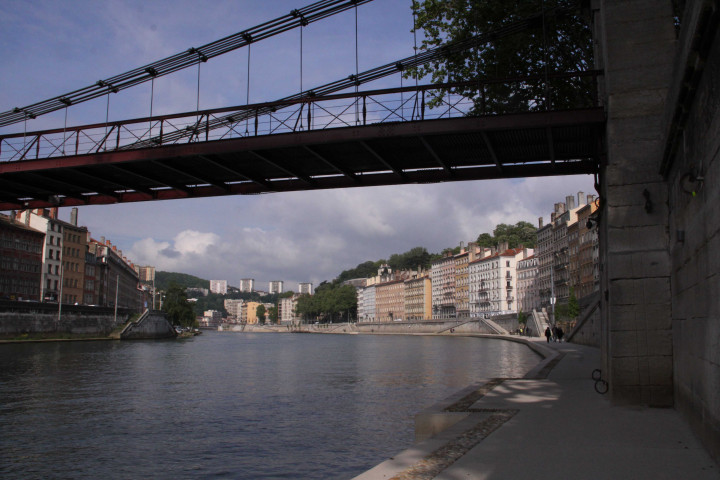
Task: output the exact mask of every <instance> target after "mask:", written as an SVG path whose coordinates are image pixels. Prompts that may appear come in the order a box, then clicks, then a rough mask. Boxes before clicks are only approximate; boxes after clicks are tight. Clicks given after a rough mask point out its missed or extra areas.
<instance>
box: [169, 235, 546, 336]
mask: <svg viewBox="0 0 720 480" xmlns="http://www.w3.org/2000/svg"><path fill="white" fill-rule="evenodd" d="M503 242H507V243H508V247H509V248H517V247H519V246H521V245H522V246H524V247H528V248H534V247H535V244H536V243H537V230H536V228H535V227H534V226H533V225H532V224H531V223H529V222H525V221H520V222H517V223H516V224H514V225H507V224H504V223H501V224H499V225H497V226H496V227H495V229H494V230H493V232H492V234H490V233H481V234H480V235H478V237H477V244H478V245H479V246H481V247H495V246H497V245H498V244H500V243H503ZM447 253H452V254H457V253H460V247H459V246H456V247H447V248H445V249H443V250H442V251H441V252H440V253H430V252H428V250H427V249H426V248H425V247H419V246H418V247H413V248H411V249H410V250H408V251H406V252H404V253H393V254H392V255H390V257H389V258H388V259H387V260H385V259H380V260H375V261H373V260H367V261H365V262H362V263H360V264H358V265H357V266H356V267H355V268H350V269H347V270H343V271H342V272H340V274H339V275H338V276H337V277H336V278H334V279H333V280H332V281H324V282H322V283H320V285H318V286H317V287H316V288H315V294H314V295H302V296H300V298H299V299H298V303H297V312H298V314H299V315H301V316H302V317H303V318H305V319H308V320H311V319H312V320H315V319H318V320H319V321H323V322H339V321H346V319H347V318H348V316H350V318H354V317H355V316H356V315H357V298H356V293H355V288H354V287H352V286H349V285H343V283H344V282H346V281H347V280H352V279H356V278H368V277H372V276H375V275H377V272H378V269H379V268H380V266H381V265H383V264H387V265H389V266H390V268H392V269H393V270H394V271H400V270H417V269H418V268H422V269H426V270H427V269H430V267H431V263H432V261H433V260H435V259H437V258H440V257H441V256H443V255H445V254H447ZM171 283H174V284H175V285H176V288H179V287H182V288H183V290H184V289H185V288H189V287H194V288H210V282H209V281H208V280H204V279H202V278H198V277H195V276H192V275H187V274H185V273H176V272H157V273H156V275H155V285H156V286H157V288H158V289H160V290H167V289H168V288H169V286H170V284H171ZM174 295H177V292H176V290H175V291H174ZM292 295H293V292H290V291H289V292H283V293H281V294H270V295H263V296H260V295H259V294H258V293H257V292H239V291H237V290H236V289H233V290H232V291H230V292H228V293H227V294H226V295H220V294H216V293H210V294H208V295H207V296H202V295H200V296H197V298H196V299H194V303H193V310H194V313H195V315H202V314H203V312H205V311H206V310H218V311H220V312H222V313H223V316H225V315H227V312H226V310H225V305H224V301H225V299H231V298H237V299H243V300H245V301H253V302H260V303H269V304H273V305H276V304H277V303H278V301H279V299H280V298H283V297H290V296H292ZM269 313H270V318H271V320H272V319H273V318H275V319H276V318H277V311H276V310H275V311H273V310H272V309H270V310H269Z"/></svg>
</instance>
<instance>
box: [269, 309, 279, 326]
mask: <svg viewBox="0 0 720 480" xmlns="http://www.w3.org/2000/svg"><path fill="white" fill-rule="evenodd" d="M268 318H269V319H270V323H278V308H277V307H276V306H272V307H270V308H268Z"/></svg>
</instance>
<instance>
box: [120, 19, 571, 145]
mask: <svg viewBox="0 0 720 480" xmlns="http://www.w3.org/2000/svg"><path fill="white" fill-rule="evenodd" d="M572 8H573V7H554V8H551V9H547V10H545V11H544V12H538V13H535V14H532V15H529V16H527V17H525V18H523V19H520V20H518V21H516V22H513V23H510V24H507V25H505V26H502V27H500V28H498V29H495V30H493V31H491V32H487V33H483V34H478V35H474V36H471V37H468V38H466V39H464V40H459V41H457V42H453V43H448V44H444V45H441V46H439V47H436V48H432V49H428V50H426V51H424V52H422V53H417V51H415V52H414V53H413V55H411V56H409V57H406V58H403V59H401V60H398V61H394V62H390V63H387V64H385V65H381V66H379V67H375V68H373V69H370V70H366V71H364V72H360V73H359V74H352V75H350V76H348V77H347V78H343V79H340V80H336V81H333V82H330V83H326V84H325V85H321V86H318V87H316V88H313V89H310V90H305V91H303V92H300V93H296V94H294V95H290V96H287V97H283V98H280V99H278V100H275V101H273V102H271V103H273V105H272V106H263V107H259V108H255V109H243V110H237V111H234V112H231V113H228V114H226V115H224V116H222V117H216V118H213V119H209V120H205V121H200V122H198V123H197V124H196V125H194V126H193V127H190V126H188V127H185V128H181V129H178V130H175V131H171V132H164V133H163V137H162V142H160V139H159V138H150V139H144V140H140V141H138V142H135V143H131V144H128V145H125V146H122V147H120V150H134V149H139V148H148V147H154V146H156V145H158V144H160V143H164V144H167V143H177V142H179V141H180V140H182V139H183V138H188V137H189V138H190V140H192V138H193V137H194V136H196V135H198V133H199V132H206V131H209V130H214V129H216V128H223V127H227V125H228V124H229V123H230V124H237V123H241V122H248V121H249V120H250V119H251V118H253V117H256V116H259V115H266V114H270V113H272V112H273V111H275V110H276V109H277V108H281V107H283V102H291V103H296V102H297V101H298V100H301V99H303V98H308V99H314V98H318V97H322V96H325V95H331V94H333V93H337V92H341V91H343V90H346V89H349V88H353V87H358V86H359V85H362V84H364V83H368V82H372V81H375V80H378V79H380V78H383V77H387V76H389V75H393V74H395V73H398V71H399V72H401V73H402V71H404V70H407V69H412V68H416V67H419V66H421V65H424V64H427V63H430V62H433V61H438V60H441V59H442V58H445V57H448V56H450V55H453V54H456V53H459V52H462V51H464V50H467V49H470V48H473V47H476V46H477V45H478V44H482V43H486V42H492V41H496V40H499V39H501V38H505V37H508V36H511V35H514V34H516V33H518V32H521V31H523V30H526V29H528V28H531V27H533V26H535V25H537V24H538V22H539V21H541V19H542V17H543V15H545V16H546V17H547V16H552V15H561V14H564V13H567V12H569V11H570V10H572ZM246 133H249V132H246Z"/></svg>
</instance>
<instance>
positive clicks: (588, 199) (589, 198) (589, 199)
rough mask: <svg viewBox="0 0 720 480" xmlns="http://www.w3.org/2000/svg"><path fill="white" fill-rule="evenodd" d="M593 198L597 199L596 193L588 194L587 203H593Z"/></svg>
mask: <svg viewBox="0 0 720 480" xmlns="http://www.w3.org/2000/svg"><path fill="white" fill-rule="evenodd" d="M593 200H595V195H590V194H588V196H587V204H588V205H590V204H591V203H593Z"/></svg>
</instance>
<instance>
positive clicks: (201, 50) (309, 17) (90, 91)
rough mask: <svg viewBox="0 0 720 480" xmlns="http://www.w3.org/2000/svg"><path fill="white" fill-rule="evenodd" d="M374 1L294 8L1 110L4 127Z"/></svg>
mask: <svg viewBox="0 0 720 480" xmlns="http://www.w3.org/2000/svg"><path fill="white" fill-rule="evenodd" d="M372 1H373V0H321V1H318V2H315V3H312V4H310V5H308V6H306V7H303V8H299V9H296V10H292V11H291V12H290V13H288V14H287V15H283V16H281V17H278V18H276V19H274V20H270V21H268V22H265V23H262V24H260V25H256V26H254V27H252V28H249V29H247V30H243V31H241V32H238V33H235V34H233V35H229V36H227V37H224V38H221V39H220V40H216V41H214V42H210V43H208V44H205V45H202V46H200V47H192V48H189V49H188V50H186V51H184V52H182V53H177V54H175V55H172V56H170V57H167V58H164V59H162V60H158V61H156V62H153V63H150V64H148V65H145V66H142V67H139V68H135V69H134V70H130V71H128V72H125V73H122V74H120V75H115V76H113V77H109V78H106V79H104V80H98V81H97V82H96V83H95V84H93V85H89V86H87V87H84V88H81V89H78V90H75V91H72V92H69V93H66V94H64V95H59V96H57V97H53V98H50V99H48V100H44V101H41V102H37V103H33V104H32V105H28V106H25V107H22V108H20V107H15V108H13V109H12V110H8V111H6V112H2V113H0V127H4V126H7V125H12V124H14V123H19V122H23V121H26V120H27V119H28V118H31V119H32V118H36V117H38V116H40V115H45V114H46V113H50V112H54V111H57V110H61V109H63V108H66V107H68V106H70V105H75V104H78V103H82V102H86V101H88V100H92V99H95V98H98V97H101V96H103V95H106V94H109V93H110V92H112V93H117V92H119V91H120V90H125V89H127V88H130V87H133V86H135V85H139V84H141V83H145V82H148V81H152V80H153V79H155V78H157V77H161V76H164V75H168V74H170V73H174V72H177V71H179V70H182V69H184V68H187V67H191V66H193V65H197V64H200V63H204V62H207V61H208V60H209V59H211V58H214V57H217V56H219V55H223V54H225V53H228V52H231V51H233V50H236V49H238V48H241V47H244V46H247V45H250V44H251V43H254V42H258V41H260V40H264V39H266V38H270V37H272V36H275V35H278V34H280V33H283V32H286V31H288V30H292V29H294V28H297V27H302V26H306V25H308V24H310V23H313V22H316V21H319V20H322V19H325V18H327V17H330V16H332V15H335V14H337V13H341V12H344V11H346V10H349V9H352V8H355V7H357V6H359V5H362V4H365V3H369V2H372Z"/></svg>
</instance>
